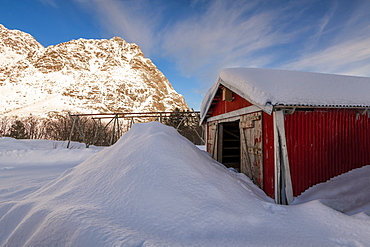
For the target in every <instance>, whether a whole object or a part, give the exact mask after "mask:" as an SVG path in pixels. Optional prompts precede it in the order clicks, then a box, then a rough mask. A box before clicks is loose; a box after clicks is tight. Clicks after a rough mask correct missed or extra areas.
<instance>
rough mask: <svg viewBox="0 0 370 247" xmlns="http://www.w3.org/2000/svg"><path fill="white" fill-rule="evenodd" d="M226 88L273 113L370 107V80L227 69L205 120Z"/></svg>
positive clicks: (205, 106) (206, 105)
mask: <svg viewBox="0 0 370 247" xmlns="http://www.w3.org/2000/svg"><path fill="white" fill-rule="evenodd" d="M220 85H223V86H225V87H227V88H229V89H230V90H232V91H234V92H235V93H237V94H239V95H240V96H242V97H243V98H245V99H246V100H248V101H250V102H251V103H253V104H255V105H256V106H258V107H260V108H261V109H262V110H264V111H265V112H267V113H271V111H272V109H273V107H274V106H278V105H279V106H297V107H298V106H312V107H337V108H341V107H346V108H348V107H358V108H359V107H362V108H367V107H370V95H369V92H370V78H369V77H358V76H346V75H333V74H323V73H313V72H302V71H289V70H277V69H260V68H232V69H224V70H222V71H221V72H220V75H219V77H218V79H217V80H216V82H215V83H214V85H213V86H212V87H211V88H210V90H209V91H208V93H207V94H206V96H205V98H204V100H203V102H202V106H201V120H202V122H203V120H204V118H205V116H206V113H207V111H208V109H209V107H210V105H211V103H212V99H213V97H214V96H215V94H216V92H217V89H218V87H219V86H220Z"/></svg>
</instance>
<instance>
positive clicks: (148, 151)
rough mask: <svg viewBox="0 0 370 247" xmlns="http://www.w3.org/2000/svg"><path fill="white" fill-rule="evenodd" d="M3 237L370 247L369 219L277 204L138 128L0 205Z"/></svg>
mask: <svg viewBox="0 0 370 247" xmlns="http://www.w3.org/2000/svg"><path fill="white" fill-rule="evenodd" d="M0 163H1V162H0ZM4 171H5V170H4ZM0 229H1V230H0V246H367V245H368V244H369V243H370V234H369V232H370V219H369V217H368V216H367V215H366V214H363V215H362V216H361V217H357V216H348V215H345V214H343V213H340V212H338V211H336V210H334V209H332V208H329V207H328V206H325V205H323V204H322V203H320V201H318V200H312V201H309V202H305V203H302V204H299V205H294V206H281V205H276V204H274V203H273V202H272V200H271V199H270V198H268V197H267V196H266V195H264V194H263V192H262V191H261V190H260V189H258V188H257V187H256V186H255V185H253V183H252V182H251V181H250V180H249V179H248V178H247V177H246V176H245V175H243V174H239V173H235V172H233V171H231V170H228V169H226V168H225V167H224V166H222V165H221V164H219V163H217V162H216V161H214V160H213V159H212V158H211V157H210V156H209V155H208V154H207V153H206V152H204V151H201V150H200V149H198V148H197V147H196V146H194V145H193V144H192V143H190V142H189V141H188V140H186V139H185V138H183V137H182V136H181V135H179V134H178V133H177V131H176V130H175V129H174V128H172V127H168V126H164V125H162V124H160V123H158V122H152V123H146V124H135V125H134V126H133V127H132V129H131V130H130V131H129V132H127V133H125V134H124V136H123V137H122V138H121V139H120V140H119V141H118V142H117V143H116V144H115V145H113V146H111V147H109V148H105V149H104V150H102V151H100V152H98V153H96V154H95V155H94V156H92V157H90V158H89V159H87V160H85V161H84V162H82V163H81V164H79V165H77V166H75V167H74V168H71V169H68V170H67V171H65V172H64V173H63V174H62V175H60V176H59V177H58V178H57V179H55V180H53V181H51V182H49V183H48V184H46V185H45V186H43V187H42V188H40V189H39V190H37V191H36V192H34V193H32V194H30V195H29V196H26V197H24V198H22V199H19V200H17V201H5V202H0Z"/></svg>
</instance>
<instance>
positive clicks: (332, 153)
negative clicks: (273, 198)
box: [285, 109, 370, 196]
mask: <svg viewBox="0 0 370 247" xmlns="http://www.w3.org/2000/svg"><path fill="white" fill-rule="evenodd" d="M285 129H286V130H285V131H286V137H287V148H288V156H289V164H290V171H291V177H292V184H293V192H294V196H297V195H299V194H301V193H302V192H303V191H305V190H306V189H308V188H309V187H311V186H312V185H315V184H317V183H321V182H325V181H327V180H328V179H330V178H332V177H334V176H337V175H340V174H342V173H345V172H347V171H350V170H352V169H354V168H359V167H362V166H364V165H368V164H370V120H369V117H368V114H364V115H361V114H359V113H358V112H357V111H356V110H350V109H315V110H314V111H295V112H294V113H293V114H290V115H289V114H288V115H286V116H285Z"/></svg>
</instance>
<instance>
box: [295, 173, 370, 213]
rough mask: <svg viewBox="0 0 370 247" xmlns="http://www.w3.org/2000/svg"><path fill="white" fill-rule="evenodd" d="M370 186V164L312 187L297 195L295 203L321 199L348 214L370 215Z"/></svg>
mask: <svg viewBox="0 0 370 247" xmlns="http://www.w3.org/2000/svg"><path fill="white" fill-rule="evenodd" d="M369 188H370V166H364V167H361V168H358V169H354V170H352V171H349V172H347V173H345V174H342V175H340V176H337V177H335V178H332V179H330V180H329V181H327V182H325V183H320V184H317V185H315V186H313V187H311V188H310V189H308V190H307V191H305V192H304V193H303V194H302V195H300V196H299V197H297V198H296V199H295V200H294V202H293V204H295V205H297V204H301V203H306V202H309V201H312V200H320V201H321V202H322V203H323V204H325V205H327V206H329V207H331V208H333V209H336V210H338V211H340V212H343V213H345V214H347V215H356V214H360V215H361V214H365V215H368V216H370V197H369Z"/></svg>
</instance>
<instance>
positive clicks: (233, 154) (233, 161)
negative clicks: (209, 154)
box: [221, 121, 240, 172]
mask: <svg viewBox="0 0 370 247" xmlns="http://www.w3.org/2000/svg"><path fill="white" fill-rule="evenodd" d="M222 125H223V126H222V152H221V154H222V161H221V162H222V163H223V164H224V165H225V166H226V167H232V168H234V169H236V170H237V171H239V172H240V130H239V121H234V122H225V123H222Z"/></svg>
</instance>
